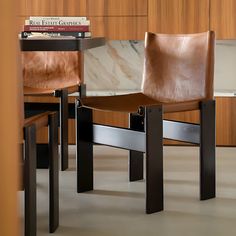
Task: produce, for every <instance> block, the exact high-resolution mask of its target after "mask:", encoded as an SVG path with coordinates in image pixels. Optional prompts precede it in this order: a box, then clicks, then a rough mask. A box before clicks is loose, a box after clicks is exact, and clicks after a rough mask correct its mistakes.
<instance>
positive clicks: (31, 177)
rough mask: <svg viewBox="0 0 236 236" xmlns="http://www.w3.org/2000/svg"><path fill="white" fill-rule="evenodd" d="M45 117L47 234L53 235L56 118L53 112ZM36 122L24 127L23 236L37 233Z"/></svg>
mask: <svg viewBox="0 0 236 236" xmlns="http://www.w3.org/2000/svg"><path fill="white" fill-rule="evenodd" d="M42 115H44V114H42ZM45 116H48V124H47V125H48V128H49V143H48V146H49V157H50V160H49V232H50V233H53V232H55V230H56V229H57V228H58V225H59V178H58V175H59V170H58V128H57V127H58V124H57V123H58V117H57V114H56V113H55V112H54V113H50V114H45ZM36 122H37V121H36ZM36 122H35V121H32V122H31V123H29V124H27V125H26V126H24V140H25V145H24V156H25V158H24V163H23V166H24V177H23V185H24V192H25V194H24V198H25V236H36V231H37V230H36V228H37V214H36V211H37V210H36V209H37V204H36V129H37V124H36Z"/></svg>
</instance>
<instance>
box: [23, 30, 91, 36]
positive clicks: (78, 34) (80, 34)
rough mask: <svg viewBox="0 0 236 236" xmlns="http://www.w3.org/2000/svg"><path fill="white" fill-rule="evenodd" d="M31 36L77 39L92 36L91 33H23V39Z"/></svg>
mask: <svg viewBox="0 0 236 236" xmlns="http://www.w3.org/2000/svg"><path fill="white" fill-rule="evenodd" d="M30 36H51V37H58V36H73V37H75V38H90V37H91V36H92V34H91V32H28V31H22V32H21V38H28V37H30Z"/></svg>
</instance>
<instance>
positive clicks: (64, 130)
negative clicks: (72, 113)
mask: <svg viewBox="0 0 236 236" xmlns="http://www.w3.org/2000/svg"><path fill="white" fill-rule="evenodd" d="M60 147H61V148H60V150H61V170H66V169H68V166H69V163H68V91H67V89H63V90H61V91H60Z"/></svg>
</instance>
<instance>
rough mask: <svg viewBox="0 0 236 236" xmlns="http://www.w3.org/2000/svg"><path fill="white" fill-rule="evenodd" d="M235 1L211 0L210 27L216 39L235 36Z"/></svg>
mask: <svg viewBox="0 0 236 236" xmlns="http://www.w3.org/2000/svg"><path fill="white" fill-rule="evenodd" d="M235 13H236V1H235V0H211V11H210V28H211V29H212V30H214V31H215V32H216V37H217V39H235V38H236V14H235Z"/></svg>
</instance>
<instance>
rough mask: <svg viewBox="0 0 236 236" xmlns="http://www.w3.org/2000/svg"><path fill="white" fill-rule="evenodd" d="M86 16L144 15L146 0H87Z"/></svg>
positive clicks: (145, 12) (145, 13)
mask: <svg viewBox="0 0 236 236" xmlns="http://www.w3.org/2000/svg"><path fill="white" fill-rule="evenodd" d="M87 14H88V16H146V15H147V0H128V1H127V0H119V1H117V0H96V1H94V0H88V6H87Z"/></svg>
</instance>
